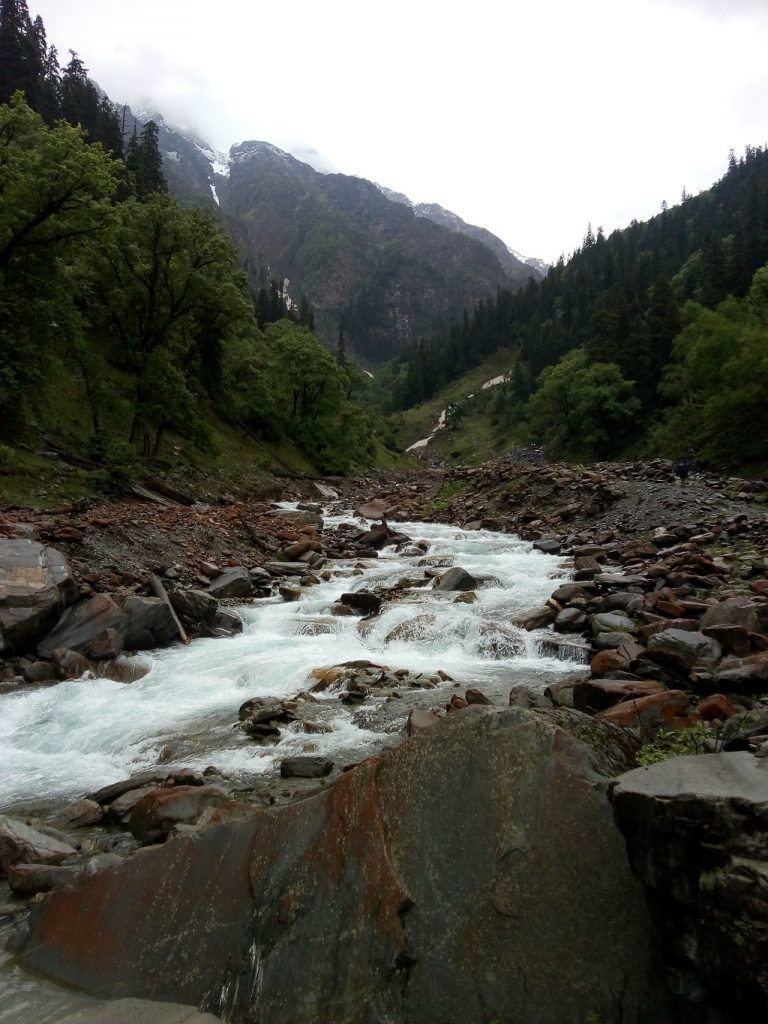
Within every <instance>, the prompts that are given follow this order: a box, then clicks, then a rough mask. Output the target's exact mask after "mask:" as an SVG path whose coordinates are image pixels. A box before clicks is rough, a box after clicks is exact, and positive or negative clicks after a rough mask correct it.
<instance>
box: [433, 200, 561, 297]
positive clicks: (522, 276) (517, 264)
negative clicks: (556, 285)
mask: <svg viewBox="0 0 768 1024" xmlns="http://www.w3.org/2000/svg"><path fill="white" fill-rule="evenodd" d="M413 212H414V213H415V214H416V216H417V217H426V218H427V220H431V221H433V222H434V223H435V224H441V225H442V226H443V227H445V228H448V230H449V231H454V232H456V233H457V234H460V235H466V236H467V238H474V239H475V241H477V242H480V243H481V244H482V245H484V246H485V247H486V248H487V249H490V250H491V252H492V253H493V254H494V255H495V256H496V258H497V259H498V261H499V263H500V264H501V265H502V267H504V269H505V270H506V272H507V273H508V274H509V276H510V278H511V279H512V280H514V281H517V280H519V281H521V282H525V281H527V280H528V278H529V277H534V278H536V279H537V280H538V279H539V278H542V277H546V275H547V271H548V270H549V266H548V264H546V263H545V262H544V261H543V260H540V259H536V258H535V257H532V258H526V257H525V256H521V255H520V254H519V253H517V252H515V251H514V250H513V249H510V248H509V246H508V245H506V244H505V243H504V242H502V240H501V239H500V238H499V236H498V235H494V234H493V232H492V231H488V229H487V228H481V227H478V226H477V224H467V222H466V221H465V220H462V219H461V217H459V215H458V214H456V213H453V212H452V211H451V210H446V209H445V207H443V206H440V205H439V203H417V204H416V205H415V206H414V207H413Z"/></svg>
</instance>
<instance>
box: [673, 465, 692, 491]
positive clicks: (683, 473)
mask: <svg viewBox="0 0 768 1024" xmlns="http://www.w3.org/2000/svg"><path fill="white" fill-rule="evenodd" d="M688 472H689V468H688V459H683V460H682V462H678V464H677V468H676V469H675V475H676V476H679V477H680V486H681V487H685V485H686V483H687V481H688Z"/></svg>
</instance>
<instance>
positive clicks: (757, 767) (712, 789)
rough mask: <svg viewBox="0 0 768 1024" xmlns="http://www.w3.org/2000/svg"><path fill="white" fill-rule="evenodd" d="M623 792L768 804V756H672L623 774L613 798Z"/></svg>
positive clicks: (738, 754) (736, 754) (661, 796)
mask: <svg viewBox="0 0 768 1024" xmlns="http://www.w3.org/2000/svg"><path fill="white" fill-rule="evenodd" d="M624 794H636V795H637V796H642V797H648V798H651V799H660V800H675V799H688V798H691V797H693V798H695V799H698V800H706V801H719V800H725V801H728V800H737V801H739V802H742V803H750V804H757V805H761V804H765V805H766V806H768V759H766V758H757V757H755V756H754V755H753V754H750V753H748V752H747V751H739V752H735V753H728V754H698V755H692V756H689V757H675V758H670V759H669V760H668V761H662V762H661V763H659V764H654V765H650V766H649V767H648V768H634V769H633V770H632V771H630V772H626V773H625V774H624V775H622V776H620V777H619V779H618V782H617V783H616V786H615V788H614V790H613V796H614V799H617V798H618V799H620V798H621V797H622V796H623V795H624Z"/></svg>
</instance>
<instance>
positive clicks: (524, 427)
mask: <svg viewBox="0 0 768 1024" xmlns="http://www.w3.org/2000/svg"><path fill="white" fill-rule="evenodd" d="M766 261H768V152H766V151H765V150H764V149H762V148H751V147H750V148H748V149H747V150H746V152H745V153H744V155H743V156H742V157H741V158H740V159H737V158H736V157H735V156H734V155H733V154H731V157H730V161H729V164H728V169H727V172H726V174H725V175H724V177H723V178H722V179H721V180H720V181H718V182H717V183H716V184H715V185H714V186H713V187H712V188H711V189H710V190H708V191H706V192H703V193H701V194H700V195H698V196H695V197H694V196H688V195H686V194H684V195H683V198H682V201H681V202H680V204H679V205H677V206H675V207H673V208H667V207H666V204H664V205H663V208H662V210H661V212H660V213H659V214H658V215H657V216H656V217H654V218H653V219H651V220H650V221H647V222H644V223H639V222H637V221H634V222H633V223H632V224H630V226H629V227H628V228H626V229H624V230H622V231H615V232H613V233H612V234H611V235H610V236H609V237H605V235H604V234H603V232H602V231H601V230H600V229H598V230H597V232H596V233H593V231H592V229H591V228H590V229H589V230H588V232H587V235H586V237H585V238H584V241H583V244H582V246H581V247H580V248H579V249H577V251H576V252H575V253H574V254H573V256H572V257H571V258H570V259H569V260H568V261H567V262H566V260H564V259H563V258H561V259H560V260H559V261H558V263H557V265H556V266H555V267H553V268H552V270H551V271H550V273H549V275H548V277H547V278H546V279H544V280H543V281H540V282H530V283H529V285H528V287H527V288H526V289H525V290H524V291H522V292H519V293H517V294H515V293H512V292H510V291H505V290H500V291H498V292H497V294H496V295H495V296H491V297H489V298H488V299H487V300H485V301H483V302H481V303H478V305H477V306H476V307H475V309H474V310H473V311H472V313H471V314H469V313H467V314H465V315H464V318H463V320H461V321H459V322H458V323H456V324H455V325H454V326H453V328H452V329H451V330H450V331H449V332H448V333H447V334H445V335H444V336H440V337H435V338H432V339H423V340H421V341H419V342H418V343H417V344H416V345H414V346H413V347H412V348H411V350H410V351H409V352H408V353H407V355H406V356H405V357H403V358H402V359H401V360H399V361H397V362H395V363H394V364H393V365H392V366H390V367H389V373H388V375H385V378H384V380H386V385H387V387H388V388H389V389H390V391H391V394H392V406H393V407H395V408H408V407H410V406H413V405H415V404H418V403H420V402H422V401H423V400H424V399H426V398H428V397H429V396H431V395H433V394H435V393H436V392H437V391H439V390H440V389H441V388H442V387H443V386H444V385H445V384H446V383H447V382H449V381H451V380H453V379H456V378H457V377H460V376H461V375H462V374H463V373H464V372H466V370H467V369H468V368H469V367H471V366H473V365H475V364H476V363H478V362H480V361H481V360H482V359H483V358H485V357H486V356H487V355H488V354H490V353H492V352H494V351H496V350H497V349H499V348H509V349H511V350H514V351H515V352H516V353H517V355H518V362H517V365H516V368H515V370H514V372H513V373H512V374H511V376H510V379H509V382H508V383H507V384H506V385H505V386H504V387H502V388H500V389H499V390H498V392H496V394H495V395H494V399H493V401H494V408H493V410H492V415H493V417H494V419H495V422H496V426H497V427H498V434H499V438H500V439H501V440H505V439H507V438H509V437H514V436H517V437H521V438H524V437H533V438H535V439H537V440H541V441H544V442H548V443H552V444H553V445H555V446H556V447H557V448H558V449H559V450H560V451H561V452H563V453H566V454H568V453H570V454H580V455H587V456H588V455H606V454H615V453H616V452H619V451H621V450H622V449H624V448H626V446H627V445H632V444H634V445H637V444H638V443H641V442H647V443H649V444H651V445H656V446H663V447H664V449H665V450H669V451H670V452H671V453H672V454H675V453H682V452H683V451H684V450H686V449H690V450H691V451H693V452H695V453H698V454H699V455H700V456H701V457H703V458H707V459H714V460H719V461H724V462H728V463H731V464H735V465H738V464H740V463H743V462H745V461H750V460H760V459H765V458H766V457H768V449H767V446H768V441H766V438H767V437H768V431H766V429H765V427H766V422H765V415H766V414H765V411H764V410H765V408H766V407H767V406H768V329H767V328H768V319H767V316H768V307H767V306H766V303H765V278H766V275H767V274H768V271H766V270H761V269H760V268H762V267H763V266H764V264H765V263H766ZM726 425H727V430H725V426H726Z"/></svg>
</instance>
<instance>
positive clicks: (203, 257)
mask: <svg viewBox="0 0 768 1024" xmlns="http://www.w3.org/2000/svg"><path fill="white" fill-rule="evenodd" d="M87 283H88V288H89V295H90V298H91V300H92V301H91V302H90V303H89V307H90V309H91V313H90V318H91V324H92V327H93V329H94V330H96V331H97V332H98V331H106V332H108V333H109V334H111V335H112V337H113V338H114V339H115V340H116V342H117V343H118V344H117V348H116V351H115V358H117V359H119V361H120V362H121V363H122V364H123V365H124V366H125V367H126V368H127V369H129V370H131V371H132V372H133V373H134V374H135V377H136V389H135V396H134V417H133V424H132V428H131V435H130V439H131V440H132V441H133V442H134V443H136V444H137V445H138V446H139V448H140V450H141V453H142V454H143V455H144V456H150V455H152V454H153V453H156V452H157V450H158V449H159V445H160V442H161V441H162V436H163V433H164V432H165V430H166V429H167V428H168V427H171V426H172V427H174V428H176V429H177V430H179V431H180V432H181V433H186V434H187V435H189V436H192V437H193V439H194V438H196V437H197V438H200V437H202V432H201V420H200V417H199V415H197V413H196V408H197V405H196V404H194V403H192V402H191V399H190V397H189V396H190V395H195V394H197V393H198V392H199V391H200V390H201V388H204V387H205V386H206V380H205V374H206V372H207V373H212V372H215V373H218V372H219V371H218V361H219V359H220V345H219V342H224V341H226V340H227V339H228V338H229V337H230V336H234V335H236V334H237V333H238V332H240V331H241V330H243V329H247V327H248V325H249V324H252V323H253V316H252V310H251V303H250V297H249V294H248V290H247V284H246V282H245V278H244V276H243V275H242V274H241V273H240V272H239V271H237V270H236V269H235V252H234V249H233V246H232V243H231V242H230V241H229V240H228V239H227V238H225V237H224V235H222V234H221V232H220V231H219V229H218V227H217V226H216V225H215V224H214V223H213V221H212V220H211V219H210V218H209V216H208V215H207V214H206V213H205V212H203V211H200V210H184V209H182V208H181V207H179V206H178V205H177V204H176V203H175V202H174V201H173V200H171V199H169V198H168V197H167V196H162V195H155V196H154V197H152V198H150V199H148V200H147V201H146V202H139V201H138V200H135V199H134V200H129V201H127V202H124V203H122V204H121V205H120V206H119V208H118V211H117V223H116V225H115V227H114V229H113V230H112V231H111V232H110V233H109V234H108V235H107V236H105V237H104V239H103V240H102V243H101V245H100V246H99V248H98V251H97V252H95V253H94V256H93V259H92V261H91V263H90V266H89V267H88V271H87ZM163 410H165V411H163Z"/></svg>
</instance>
